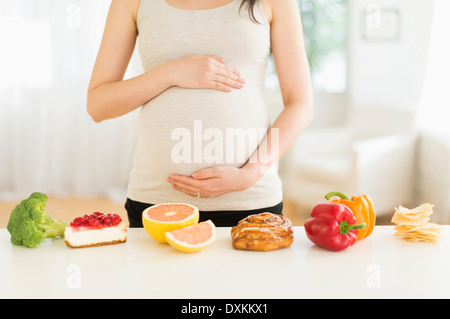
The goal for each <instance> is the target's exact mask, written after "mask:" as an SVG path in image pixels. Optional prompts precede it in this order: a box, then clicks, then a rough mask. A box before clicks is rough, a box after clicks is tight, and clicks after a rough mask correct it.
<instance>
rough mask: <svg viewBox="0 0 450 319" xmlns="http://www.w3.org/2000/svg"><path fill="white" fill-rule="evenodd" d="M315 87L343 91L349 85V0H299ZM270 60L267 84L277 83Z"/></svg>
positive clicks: (273, 87) (317, 89) (268, 85)
mask: <svg viewBox="0 0 450 319" xmlns="http://www.w3.org/2000/svg"><path fill="white" fill-rule="evenodd" d="M297 1H298V5H299V8H300V12H301V15H302V23H303V34H304V38H305V47H306V52H307V55H308V59H309V64H310V68H311V77H312V82H313V87H314V91H315V92H316V93H317V92H324V93H343V92H345V90H346V87H347V74H346V73H347V72H346V70H347V62H346V49H347V1H346V0H297ZM274 73H275V69H274V65H273V61H271V60H270V61H269V70H268V79H267V87H268V89H272V90H273V89H275V87H276V86H277V85H278V83H277V81H276V75H275V74H274Z"/></svg>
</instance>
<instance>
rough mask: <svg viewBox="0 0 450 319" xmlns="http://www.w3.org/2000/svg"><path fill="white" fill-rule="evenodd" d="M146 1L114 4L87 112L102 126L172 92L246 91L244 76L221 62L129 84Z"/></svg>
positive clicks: (167, 67)
mask: <svg viewBox="0 0 450 319" xmlns="http://www.w3.org/2000/svg"><path fill="white" fill-rule="evenodd" d="M139 4H140V0H113V1H112V3H111V7H110V10H109V13H108V18H107V21H106V26H105V30H104V34H103V39H102V43H101V45H100V49H99V52H98V56H97V59H96V62H95V65H94V69H93V72H92V77H91V81H90V84H89V88H88V98H87V110H88V113H89V114H90V115H91V117H92V119H93V120H94V121H96V122H101V121H103V120H106V119H111V118H115V117H119V116H122V115H124V114H127V113H129V112H131V111H133V110H135V109H136V108H138V107H140V106H141V105H143V104H145V103H146V102H148V101H150V100H151V99H153V98H155V97H156V96H158V95H159V94H161V93H162V92H163V91H165V90H166V89H168V88H169V87H171V86H180V87H186V88H204V89H214V90H220V91H224V92H230V91H231V90H232V89H239V88H242V86H243V84H244V80H243V79H242V78H241V77H240V74H239V72H237V71H236V70H233V69H231V68H229V67H228V66H226V65H225V61H223V60H221V59H220V58H219V57H215V56H207V55H193V56H188V57H185V58H183V59H179V60H174V61H169V62H167V63H165V64H162V65H159V66H158V67H156V68H154V69H152V70H150V71H148V72H145V73H144V74H142V75H139V76H137V77H134V78H132V79H128V80H125V81H124V80H123V77H124V75H125V72H126V69H127V67H128V64H129V62H130V59H131V56H132V54H133V50H134V48H135V44H136V37H137V33H138V32H137V27H136V16H137V11H138V7H139Z"/></svg>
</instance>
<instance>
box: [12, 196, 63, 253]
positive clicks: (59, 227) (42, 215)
mask: <svg viewBox="0 0 450 319" xmlns="http://www.w3.org/2000/svg"><path fill="white" fill-rule="evenodd" d="M46 201H47V195H45V194H42V193H38V192H34V193H33V194H31V195H30V197H29V198H28V199H24V200H23V201H22V202H21V203H20V204H19V205H17V206H16V208H14V210H13V211H12V212H11V216H10V217H9V222H8V226H7V229H8V231H9V233H10V234H11V243H13V244H14V245H24V246H27V247H31V248H35V247H37V246H39V244H40V243H41V242H42V241H43V240H44V239H45V238H55V237H64V230H65V229H66V227H67V226H68V224H67V223H64V222H62V221H56V222H55V221H53V220H52V219H51V218H50V216H48V215H47V213H46V212H45V202H46Z"/></svg>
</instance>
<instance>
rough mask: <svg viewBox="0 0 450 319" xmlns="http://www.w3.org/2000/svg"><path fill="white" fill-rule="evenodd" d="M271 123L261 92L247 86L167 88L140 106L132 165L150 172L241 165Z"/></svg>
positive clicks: (175, 171) (176, 171) (182, 172)
mask: <svg viewBox="0 0 450 319" xmlns="http://www.w3.org/2000/svg"><path fill="white" fill-rule="evenodd" d="M250 97H251V98H250ZM269 124H270V121H269V116H268V112H267V107H266V105H265V103H264V98H263V95H262V94H256V92H252V91H251V89H247V90H239V91H234V92H232V93H224V92H219V91H213V90H189V89H182V88H171V89H169V90H167V91H165V92H164V93H163V94H161V95H160V96H158V97H157V98H155V99H153V100H152V101H151V102H149V103H147V104H146V105H145V106H144V107H143V108H142V110H141V114H140V122H139V140H138V147H137V150H136V151H137V152H136V157H135V165H138V166H140V169H142V171H148V172H149V173H150V172H152V175H160V174H164V175H167V174H169V175H170V174H174V173H176V174H181V175H190V174H192V172H194V171H196V170H198V169H201V168H205V167H212V166H216V165H233V166H236V167H240V166H242V165H243V164H244V163H246V162H247V160H248V159H249V157H250V156H251V155H252V154H253V153H254V151H255V150H256V149H257V147H258V145H259V144H260V143H261V141H262V140H263V139H264V137H265V135H266V134H267V129H268V128H269ZM136 168H138V167H135V169H136ZM167 176H168V175H167Z"/></svg>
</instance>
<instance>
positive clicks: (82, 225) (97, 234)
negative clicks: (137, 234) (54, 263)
mask: <svg viewBox="0 0 450 319" xmlns="http://www.w3.org/2000/svg"><path fill="white" fill-rule="evenodd" d="M64 239H65V243H66V245H67V246H68V247H70V248H86V247H96V246H104V245H115V244H120V243H124V242H126V241H127V228H126V226H125V223H124V222H123V220H122V218H121V217H120V216H119V215H117V214H102V213H99V212H95V213H93V214H91V215H84V216H83V217H77V218H75V219H74V220H73V222H71V223H70V225H69V226H68V227H67V228H66V230H65V232H64Z"/></svg>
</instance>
